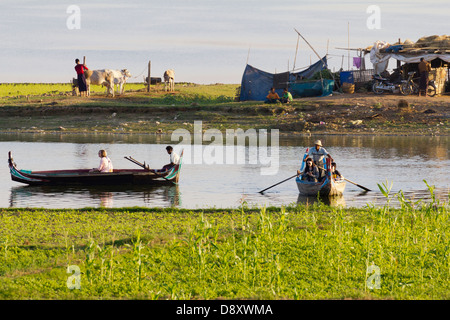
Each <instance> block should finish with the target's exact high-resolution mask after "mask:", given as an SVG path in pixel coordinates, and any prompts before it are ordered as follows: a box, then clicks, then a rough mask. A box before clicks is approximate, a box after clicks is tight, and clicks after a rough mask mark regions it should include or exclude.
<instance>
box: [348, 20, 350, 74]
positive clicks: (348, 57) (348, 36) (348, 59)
mask: <svg viewBox="0 0 450 320" xmlns="http://www.w3.org/2000/svg"><path fill="white" fill-rule="evenodd" d="M347 47H348V66H347V67H348V70H350V22H347Z"/></svg>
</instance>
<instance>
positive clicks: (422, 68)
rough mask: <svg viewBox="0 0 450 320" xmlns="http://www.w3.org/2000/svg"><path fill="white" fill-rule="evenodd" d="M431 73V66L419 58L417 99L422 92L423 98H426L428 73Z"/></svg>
mask: <svg viewBox="0 0 450 320" xmlns="http://www.w3.org/2000/svg"><path fill="white" fill-rule="evenodd" d="M430 71H431V64H430V63H429V62H427V61H425V59H424V58H423V57H422V58H420V63H419V74H420V82H419V97H420V96H421V93H422V92H424V94H425V97H426V96H427V88H428V73H429V72H430Z"/></svg>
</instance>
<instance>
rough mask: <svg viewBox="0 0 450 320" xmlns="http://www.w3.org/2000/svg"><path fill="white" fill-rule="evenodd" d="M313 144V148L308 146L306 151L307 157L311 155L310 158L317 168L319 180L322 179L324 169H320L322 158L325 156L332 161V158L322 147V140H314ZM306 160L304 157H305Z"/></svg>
mask: <svg viewBox="0 0 450 320" xmlns="http://www.w3.org/2000/svg"><path fill="white" fill-rule="evenodd" d="M314 144H315V146H314V148H310V149H309V151H308V155H307V156H308V157H309V156H312V159H313V161H314V163H315V164H316V165H317V166H318V169H319V173H320V175H319V180H320V179H322V178H323V177H324V176H325V170H323V169H321V168H323V158H324V157H325V156H326V157H328V158H330V159H331V161H333V158H332V157H331V155H330V154H329V153H328V152H327V150H325V148H323V147H322V141H320V140H316V141H315V142H314ZM305 160H306V159H305Z"/></svg>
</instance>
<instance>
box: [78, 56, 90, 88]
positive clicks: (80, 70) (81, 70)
mask: <svg viewBox="0 0 450 320" xmlns="http://www.w3.org/2000/svg"><path fill="white" fill-rule="evenodd" d="M75 63H76V64H77V65H76V66H75V71H76V72H77V76H78V78H77V80H78V90H79V91H80V95H81V96H82V97H85V96H86V92H87V84H86V77H85V75H84V70H89V69H88V67H86V65H85V64H81V63H80V60H79V59H75Z"/></svg>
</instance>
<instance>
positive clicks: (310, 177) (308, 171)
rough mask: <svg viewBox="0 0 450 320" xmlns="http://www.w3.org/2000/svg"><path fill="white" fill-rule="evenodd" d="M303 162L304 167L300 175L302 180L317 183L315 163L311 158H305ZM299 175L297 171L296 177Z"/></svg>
mask: <svg viewBox="0 0 450 320" xmlns="http://www.w3.org/2000/svg"><path fill="white" fill-rule="evenodd" d="M305 161H306V166H305V170H304V171H303V174H302V180H306V181H310V182H317V181H318V179H319V169H318V168H317V166H316V165H315V163H314V162H313V161H312V160H311V158H306V159H305ZM299 174H300V172H299V171H298V170H297V175H299Z"/></svg>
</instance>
